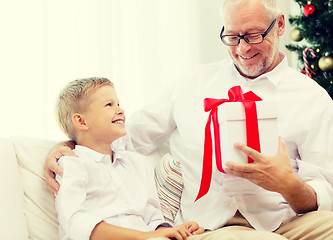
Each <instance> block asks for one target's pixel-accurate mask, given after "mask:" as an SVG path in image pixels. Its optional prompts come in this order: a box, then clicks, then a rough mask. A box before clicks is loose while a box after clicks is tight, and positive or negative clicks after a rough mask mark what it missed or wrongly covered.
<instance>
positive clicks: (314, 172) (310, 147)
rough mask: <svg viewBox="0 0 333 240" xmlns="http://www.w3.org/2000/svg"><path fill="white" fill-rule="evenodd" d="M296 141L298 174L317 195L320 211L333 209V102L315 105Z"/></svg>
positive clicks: (328, 101)
mask: <svg viewBox="0 0 333 240" xmlns="http://www.w3.org/2000/svg"><path fill="white" fill-rule="evenodd" d="M315 111H316V113H315V114H311V113H309V115H310V116H311V117H309V119H308V120H307V121H308V122H307V131H306V134H304V138H303V139H302V141H301V142H300V144H299V148H298V150H299V154H300V160H297V165H298V168H299V170H298V175H299V176H300V177H301V179H303V180H304V181H305V182H306V183H307V184H308V185H310V186H311V187H312V188H313V189H314V191H315V192H316V194H317V204H318V207H319V209H320V210H330V211H332V210H333V102H332V101H331V100H327V101H322V102H320V103H319V104H317V107H316V110H315Z"/></svg>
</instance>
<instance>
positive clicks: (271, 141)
mask: <svg viewBox="0 0 333 240" xmlns="http://www.w3.org/2000/svg"><path fill="white" fill-rule="evenodd" d="M256 106H257V118H258V128H259V141H260V149H261V153H262V154H264V155H271V156H272V155H276V154H277V152H278V144H279V135H278V126H277V117H278V114H277V112H278V111H277V105H276V103H273V102H264V101H256ZM218 121H219V125H220V139H221V156H222V167H223V168H225V163H226V162H227V161H233V162H237V163H247V162H248V158H247V156H246V155H245V154H244V153H243V152H241V151H239V150H237V149H236V148H235V147H234V144H235V143H236V142H238V143H242V144H245V145H246V122H245V109H244V106H243V103H241V102H226V103H224V104H222V105H220V106H219V107H218Z"/></svg>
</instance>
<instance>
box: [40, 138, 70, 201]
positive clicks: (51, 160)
mask: <svg viewBox="0 0 333 240" xmlns="http://www.w3.org/2000/svg"><path fill="white" fill-rule="evenodd" d="M72 148H74V143H73V142H71V141H69V142H64V143H60V144H58V145H56V146H54V148H53V149H52V150H51V151H50V152H49V154H48V155H47V157H46V159H45V164H44V176H45V181H46V185H47V187H48V189H49V191H50V193H51V194H52V195H53V197H54V198H55V195H56V194H57V193H58V191H59V183H58V182H57V181H56V180H55V174H58V175H60V176H62V169H61V168H60V167H59V166H58V164H57V162H58V160H59V158H61V157H62V156H76V155H75V153H74V152H73V151H72Z"/></svg>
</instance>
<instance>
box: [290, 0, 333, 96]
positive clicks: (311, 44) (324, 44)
mask: <svg viewBox="0 0 333 240" xmlns="http://www.w3.org/2000/svg"><path fill="white" fill-rule="evenodd" d="M295 1H296V2H297V3H298V4H299V6H300V14H299V15H296V16H290V18H289V22H290V24H291V26H292V27H293V29H292V30H291V33H290V37H291V39H292V40H293V41H294V42H297V43H293V44H288V45H287V46H286V47H287V48H288V49H289V50H290V51H293V52H295V53H297V55H298V59H299V61H300V63H301V64H300V65H301V68H303V69H302V70H301V69H300V70H301V71H302V73H304V74H306V75H308V76H309V77H311V78H312V79H314V80H315V81H316V82H318V83H319V85H321V86H322V87H323V88H325V89H326V91H327V92H328V93H329V95H330V96H331V98H332V99H333V39H332V38H333V0H311V1H308V0H295Z"/></svg>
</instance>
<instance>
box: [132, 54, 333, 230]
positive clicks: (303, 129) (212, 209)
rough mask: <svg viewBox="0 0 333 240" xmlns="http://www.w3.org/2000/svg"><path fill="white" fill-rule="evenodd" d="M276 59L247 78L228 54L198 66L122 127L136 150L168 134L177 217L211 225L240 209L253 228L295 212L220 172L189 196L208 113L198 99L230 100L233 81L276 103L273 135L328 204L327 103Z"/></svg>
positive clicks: (332, 154) (332, 168) (332, 200)
mask: <svg viewBox="0 0 333 240" xmlns="http://www.w3.org/2000/svg"><path fill="white" fill-rule="evenodd" d="M280 57H281V59H282V58H283V61H282V62H281V63H280V64H279V65H278V66H277V67H276V68H275V69H273V71H271V72H269V73H266V74H263V75H262V76H259V77H258V78H256V79H253V80H249V79H246V78H244V77H242V76H241V75H240V74H239V73H238V71H237V70H236V68H235V67H234V65H233V63H232V62H231V60H223V61H219V62H216V63H211V64H207V65H199V66H196V67H195V68H193V69H191V70H189V71H188V72H186V73H185V74H183V75H182V76H181V77H180V79H178V81H176V82H175V84H174V85H173V86H172V87H170V89H168V90H164V91H163V92H162V93H161V94H160V95H159V96H158V98H157V99H153V100H152V101H151V104H148V105H146V106H145V107H144V108H143V109H141V110H140V111H138V112H137V113H135V114H134V115H133V118H132V119H131V124H130V125H129V126H128V132H129V135H130V137H131V139H132V144H133V147H134V148H135V149H136V150H137V151H139V152H141V153H149V152H150V151H153V150H154V149H155V148H157V147H158V146H159V145H160V144H161V143H162V142H163V141H165V140H166V139H167V138H168V137H169V136H170V151H171V154H172V155H173V156H174V158H175V159H177V160H178V161H180V162H181V166H182V173H183V181H184V189H183V192H182V198H181V214H180V216H179V219H178V222H181V221H189V220H194V221H197V222H198V223H199V224H200V225H201V226H203V227H204V228H208V229H216V228H218V227H220V226H222V225H224V224H225V223H226V222H227V221H228V220H229V219H230V218H232V217H233V216H234V214H235V212H236V211H237V209H239V211H240V212H241V213H242V214H243V216H244V217H245V218H246V219H247V220H248V221H249V222H250V223H251V224H252V226H254V227H255V228H256V229H258V230H269V231H272V230H274V229H276V228H277V227H278V226H279V225H280V224H281V222H282V221H284V220H286V219H288V218H289V217H291V216H295V215H296V214H295V212H294V211H293V210H292V209H291V208H290V206H289V205H288V203H287V202H286V201H285V200H284V198H283V197H282V196H281V195H280V194H278V193H275V192H270V191H266V190H264V189H262V188H260V187H255V186H254V184H252V183H250V182H249V181H247V180H244V179H241V178H230V177H228V175H226V174H223V173H220V172H219V171H218V170H215V171H214V170H213V177H212V183H211V187H210V190H209V192H208V194H207V195H205V196H204V197H202V198H201V199H199V200H198V201H196V202H194V200H195V198H196V196H197V194H198V191H199V186H200V180H201V171H202V162H203V146H204V129H205V124H206V122H207V119H208V114H209V113H206V112H204V109H203V100H204V98H207V97H209V98H228V95H227V94H228V90H229V89H230V88H231V87H233V86H236V85H240V86H241V87H242V89H243V92H244V93H245V92H247V91H250V90H251V91H253V92H254V93H255V94H257V95H258V96H260V97H261V98H262V99H263V100H264V101H270V102H271V101H275V102H277V104H278V116H279V118H278V130H279V135H280V136H282V138H283V139H284V141H285V142H286V144H287V148H288V152H289V155H290V158H291V164H292V166H293V169H294V171H296V172H297V175H298V176H299V177H300V178H301V179H302V180H303V181H305V182H306V183H307V184H309V185H310V186H311V187H313V189H314V190H315V192H316V194H317V201H318V205H319V209H327V210H333V188H332V184H333V102H332V100H331V98H330V97H329V96H328V94H327V93H326V92H325V90H324V89H323V88H321V87H320V86H319V85H318V84H317V83H316V82H315V81H313V80H312V79H310V78H308V77H306V76H305V75H303V74H301V73H299V72H297V71H296V70H294V69H292V68H290V67H288V63H287V59H286V58H285V57H284V55H283V54H282V53H281V54H280ZM214 162H215V161H214ZM215 169H216V168H215ZM249 190H250V191H249ZM178 222H177V223H178Z"/></svg>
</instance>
